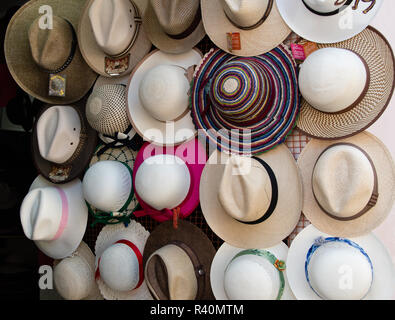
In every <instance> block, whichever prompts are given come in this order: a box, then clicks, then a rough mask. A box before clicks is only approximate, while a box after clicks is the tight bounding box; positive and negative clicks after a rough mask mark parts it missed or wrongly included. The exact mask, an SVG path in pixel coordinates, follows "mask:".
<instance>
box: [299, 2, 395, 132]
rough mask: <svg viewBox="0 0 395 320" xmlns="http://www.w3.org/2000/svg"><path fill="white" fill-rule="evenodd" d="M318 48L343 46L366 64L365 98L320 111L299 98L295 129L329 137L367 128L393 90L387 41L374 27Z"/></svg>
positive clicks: (384, 107)
mask: <svg viewBox="0 0 395 320" xmlns="http://www.w3.org/2000/svg"><path fill="white" fill-rule="evenodd" d="M295 2H301V1H295ZM318 47H319V48H327V47H335V48H343V49H348V50H351V51H353V52H355V53H357V54H358V55H359V56H360V57H362V58H363V59H364V60H365V62H366V64H367V66H368V69H369V73H370V83H369V86H368V89H367V92H366V94H365V96H364V98H363V99H362V100H361V101H360V102H359V103H357V105H355V106H353V107H352V108H351V109H350V110H346V111H345V112H342V113H336V114H331V113H324V112H321V111H319V110H317V109H315V108H314V107H313V106H311V105H310V104H309V103H307V101H306V100H305V99H302V103H301V107H300V115H299V118H298V120H297V122H296V125H297V127H298V129H299V130H300V131H302V132H303V133H305V134H306V135H309V136H311V137H314V138H317V139H329V140H332V139H333V140H334V139H340V138H345V137H349V136H352V135H355V134H357V133H359V132H362V131H364V130H366V129H367V128H368V127H370V126H371V125H372V124H373V123H374V122H375V121H376V120H377V119H378V118H379V117H380V116H381V115H382V114H383V112H384V111H385V109H386V108H387V106H388V104H389V102H390V100H391V97H392V94H393V92H394V85H395V81H394V80H395V79H394V78H395V69H394V65H395V63H394V54H393V51H392V49H391V46H390V44H389V43H388V41H387V40H386V39H385V38H384V36H383V35H382V34H380V33H379V32H378V31H377V30H375V29H374V28H372V27H368V28H367V29H365V30H364V31H363V32H361V33H360V34H358V35H356V36H355V37H353V38H352V39H350V40H346V41H343V42H339V43H336V44H328V45H324V44H318Z"/></svg>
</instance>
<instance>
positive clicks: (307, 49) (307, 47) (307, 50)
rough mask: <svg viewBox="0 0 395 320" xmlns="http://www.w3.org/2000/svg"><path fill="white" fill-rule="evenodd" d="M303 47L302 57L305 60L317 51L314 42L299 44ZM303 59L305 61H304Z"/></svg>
mask: <svg viewBox="0 0 395 320" xmlns="http://www.w3.org/2000/svg"><path fill="white" fill-rule="evenodd" d="M300 44H301V45H302V46H303V49H304V55H305V57H306V58H307V57H308V56H309V55H310V54H312V53H313V52H314V51H317V50H318V45H317V43H315V42H311V41H303V42H302V43H300ZM306 58H305V59H306Z"/></svg>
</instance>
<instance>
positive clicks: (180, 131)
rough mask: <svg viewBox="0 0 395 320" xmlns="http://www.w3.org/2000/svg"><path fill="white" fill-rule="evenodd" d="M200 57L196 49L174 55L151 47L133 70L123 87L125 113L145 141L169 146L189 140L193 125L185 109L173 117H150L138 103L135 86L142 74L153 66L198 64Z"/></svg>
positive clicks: (137, 90)
mask: <svg viewBox="0 0 395 320" xmlns="http://www.w3.org/2000/svg"><path fill="white" fill-rule="evenodd" d="M201 58H202V54H201V52H200V51H199V50H198V49H192V50H190V51H188V52H185V53H182V54H177V55H175V54H169V53H164V52H162V51H159V50H155V51H153V52H151V53H150V54H149V55H147V56H146V57H145V58H144V59H143V60H142V61H141V62H140V63H139V64H138V65H137V66H136V68H135V69H134V70H133V73H132V75H131V78H130V81H129V85H128V88H127V92H128V107H129V108H128V115H129V120H130V122H131V123H132V126H133V128H134V129H135V130H136V132H137V133H138V134H139V135H140V136H141V137H143V138H144V140H145V141H149V142H151V143H154V144H157V145H161V146H163V145H166V146H172V145H177V144H180V143H182V142H185V141H187V140H191V139H193V138H194V137H195V136H196V129H195V126H194V124H193V122H192V118H191V115H190V113H189V112H188V113H187V114H185V115H184V116H183V117H182V118H181V119H178V120H177V121H171V122H162V121H159V120H157V119H155V118H154V117H152V116H151V115H150V114H149V112H148V111H147V110H146V109H145V108H144V106H143V105H142V103H141V101H140V95H139V88H140V83H141V81H142V80H143V78H144V76H145V74H146V73H147V72H148V71H149V70H151V69H152V68H154V67H156V66H159V65H177V66H181V67H183V68H185V69H188V68H189V67H190V66H193V65H197V64H199V62H200V60H201ZM173 125H174V127H173ZM173 128H174V129H173ZM173 130H174V131H173Z"/></svg>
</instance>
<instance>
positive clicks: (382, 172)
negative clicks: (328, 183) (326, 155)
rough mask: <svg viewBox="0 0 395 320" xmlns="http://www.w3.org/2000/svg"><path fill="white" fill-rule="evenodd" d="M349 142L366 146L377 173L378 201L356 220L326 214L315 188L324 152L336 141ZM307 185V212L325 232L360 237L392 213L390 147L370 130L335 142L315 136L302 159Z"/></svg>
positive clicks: (394, 189) (394, 190)
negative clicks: (318, 163) (313, 186)
mask: <svg viewBox="0 0 395 320" xmlns="http://www.w3.org/2000/svg"><path fill="white" fill-rule="evenodd" d="M339 143H349V144H352V145H355V146H357V147H359V148H360V149H362V150H363V151H364V152H366V154H367V155H368V156H369V158H370V159H371V161H372V163H373V165H374V168H375V171H376V174H377V190H378V199H377V203H376V204H375V205H374V206H373V207H372V208H370V209H369V210H368V211H367V212H365V213H364V214H362V215H361V216H359V217H356V218H354V219H352V220H348V221H344V220H343V221H342V220H338V219H335V218H333V217H331V216H330V215H328V214H326V213H325V212H324V211H323V209H322V207H321V206H320V205H319V203H318V202H317V201H316V198H315V196H314V192H313V188H312V175H313V170H314V166H315V164H316V162H317V159H318V157H319V156H320V155H321V154H322V152H323V151H324V150H325V149H327V148H328V147H330V146H331V145H334V144H339ZM297 164H298V167H299V170H300V173H301V177H302V184H303V209H302V211H303V214H304V215H305V216H306V217H307V219H308V220H309V221H310V222H311V223H312V224H313V225H314V226H315V227H316V228H317V229H319V230H321V231H322V232H325V233H328V234H331V235H334V236H338V237H356V236H360V235H363V234H366V233H368V232H370V231H371V230H373V229H374V228H376V227H378V226H379V225H380V224H381V223H382V222H383V221H384V220H385V218H386V217H387V216H388V214H389V213H390V211H391V209H392V205H393V203H394V200H395V165H394V161H393V159H392V157H391V154H390V152H389V151H388V149H387V147H386V146H385V145H384V144H383V142H381V141H380V140H379V139H378V138H376V137H375V136H374V135H372V134H371V133H368V132H362V133H359V134H358V135H355V136H353V137H350V138H346V139H342V140H337V141H336V142H333V141H325V140H318V139H313V140H311V141H310V142H309V143H308V144H307V145H306V147H305V148H304V149H303V151H302V153H301V154H300V156H299V158H298V162H297Z"/></svg>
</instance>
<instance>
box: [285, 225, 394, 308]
mask: <svg viewBox="0 0 395 320" xmlns="http://www.w3.org/2000/svg"><path fill="white" fill-rule="evenodd" d="M287 271H288V273H287V275H288V281H289V284H290V286H291V289H292V291H293V293H294V294H295V296H296V298H297V299H300V300H360V299H363V300H385V299H391V298H392V297H393V293H394V287H395V268H394V266H393V262H392V259H391V257H390V255H389V254H388V251H387V249H386V248H385V246H384V245H383V244H382V243H381V242H380V241H379V240H378V239H377V238H376V237H375V236H374V235H373V234H372V233H369V234H365V235H363V236H360V237H355V238H348V239H345V238H337V237H333V236H331V235H328V234H326V233H323V232H321V231H319V230H318V229H316V228H315V227H314V226H313V225H309V226H308V227H306V228H305V229H304V230H302V231H301V232H300V233H299V234H298V235H297V236H296V238H295V239H294V240H293V242H292V244H291V247H290V249H289V252H288V258H287Z"/></svg>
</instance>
